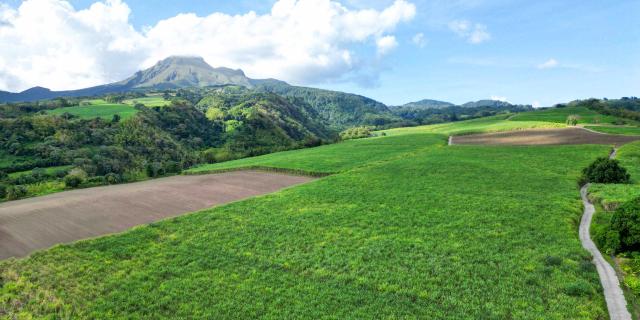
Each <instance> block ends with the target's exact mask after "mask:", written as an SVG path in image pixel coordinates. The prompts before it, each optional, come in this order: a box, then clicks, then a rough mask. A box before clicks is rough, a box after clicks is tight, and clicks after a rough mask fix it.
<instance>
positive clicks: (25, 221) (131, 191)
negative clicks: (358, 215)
mask: <svg viewBox="0 0 640 320" xmlns="http://www.w3.org/2000/svg"><path fill="white" fill-rule="evenodd" d="M310 180H313V178H308V177H301V176H293V175H285V174H279V173H268V172H261V171H235V172H226V173H220V174H209V175H192V176H174V177H169V178H161V179H155V180H149V181H144V182H138V183H130V184H122V185H114V186H107V187H97V188H88V189H79V190H73V191H67V192H62V193H56V194H51V195H47V196H43V197H37V198H30V199H24V200H18V201H11V202H7V203H2V204H0V259H5V258H8V257H22V256H25V255H28V254H29V253H31V252H33V251H35V250H38V249H43V248H48V247H51V246H53V245H55V244H58V243H67V242H71V241H75V240H79V239H85V238H90V237H96V236H100V235H105V234H110V233H114V232H121V231H124V230H127V229H129V228H131V227H133V226H136V225H140V224H146V223H151V222H154V221H158V220H161V219H163V218H167V217H174V216H178V215H181V214H183V213H186V212H191V211H195V210H199V209H204V208H208V207H211V206H214V205H218V204H223V203H228V202H232V201H236V200H241V199H244V198H248V197H252V196H256V195H261V194H266V193H271V192H275V191H277V190H280V189H282V188H285V187H288V186H291V185H295V184H299V183H303V182H307V181H310Z"/></svg>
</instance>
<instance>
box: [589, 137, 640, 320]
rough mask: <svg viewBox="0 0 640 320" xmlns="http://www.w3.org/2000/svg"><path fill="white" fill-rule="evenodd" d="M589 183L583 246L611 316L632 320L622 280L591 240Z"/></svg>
mask: <svg viewBox="0 0 640 320" xmlns="http://www.w3.org/2000/svg"><path fill="white" fill-rule="evenodd" d="M615 155H616V150H615V149H614V150H613V151H612V152H611V155H610V156H609V157H611V158H613V157H615ZM588 188H589V185H588V184H586V185H584V186H583V187H582V189H580V195H581V196H582V203H583V204H584V214H583V215H582V220H581V221H580V241H581V242H582V246H583V247H584V248H585V249H586V250H587V251H589V252H590V253H591V255H592V256H593V261H592V262H593V264H595V266H596V269H597V270H598V275H599V276H600V283H601V284H602V288H603V289H604V298H605V300H606V301H607V309H609V318H610V319H612V320H618V319H620V320H622V319H625V320H626V319H629V320H631V314H629V311H628V310H627V301H626V300H625V298H624V293H623V292H622V288H620V281H619V280H618V276H617V274H616V271H615V270H614V269H613V267H612V266H611V265H610V264H609V263H608V262H607V261H606V260H605V259H604V257H603V256H602V254H601V253H600V251H599V250H598V247H596V245H595V243H593V241H592V240H591V235H590V232H589V229H590V228H591V219H592V218H593V214H594V213H595V207H594V206H593V204H592V203H591V202H590V201H589V198H588V197H587V190H588Z"/></svg>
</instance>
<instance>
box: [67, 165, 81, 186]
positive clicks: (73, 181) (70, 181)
mask: <svg viewBox="0 0 640 320" xmlns="http://www.w3.org/2000/svg"><path fill="white" fill-rule="evenodd" d="M86 179H87V173H86V172H85V171H84V170H82V169H80V168H74V169H72V170H71V171H69V174H67V175H66V176H65V177H64V185H65V186H67V187H68V188H77V187H79V186H80V185H81V184H82V183H83V182H84V181H85V180H86Z"/></svg>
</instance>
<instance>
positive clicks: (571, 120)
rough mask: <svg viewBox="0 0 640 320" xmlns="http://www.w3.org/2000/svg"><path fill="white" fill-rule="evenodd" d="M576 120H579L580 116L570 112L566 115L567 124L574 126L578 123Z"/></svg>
mask: <svg viewBox="0 0 640 320" xmlns="http://www.w3.org/2000/svg"><path fill="white" fill-rule="evenodd" d="M578 120H580V116H578V115H575V114H572V115H570V116H568V117H567V125H569V126H575V125H577V124H578Z"/></svg>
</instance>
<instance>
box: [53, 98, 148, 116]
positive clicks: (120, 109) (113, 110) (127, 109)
mask: <svg viewBox="0 0 640 320" xmlns="http://www.w3.org/2000/svg"><path fill="white" fill-rule="evenodd" d="M92 101H93V102H99V101H98V100H92ZM137 112H138V110H136V109H135V108H133V107H132V106H130V105H126V104H110V103H99V104H91V105H87V106H77V107H65V108H58V109H53V110H50V111H48V112H47V113H48V114H51V115H58V116H60V115H62V114H64V113H70V114H72V115H74V116H78V117H80V118H82V119H93V118H103V119H105V120H111V119H112V118H113V116H114V115H116V114H118V115H120V117H121V118H122V119H127V118H131V117H133V116H134V115H135V114H136V113H137Z"/></svg>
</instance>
